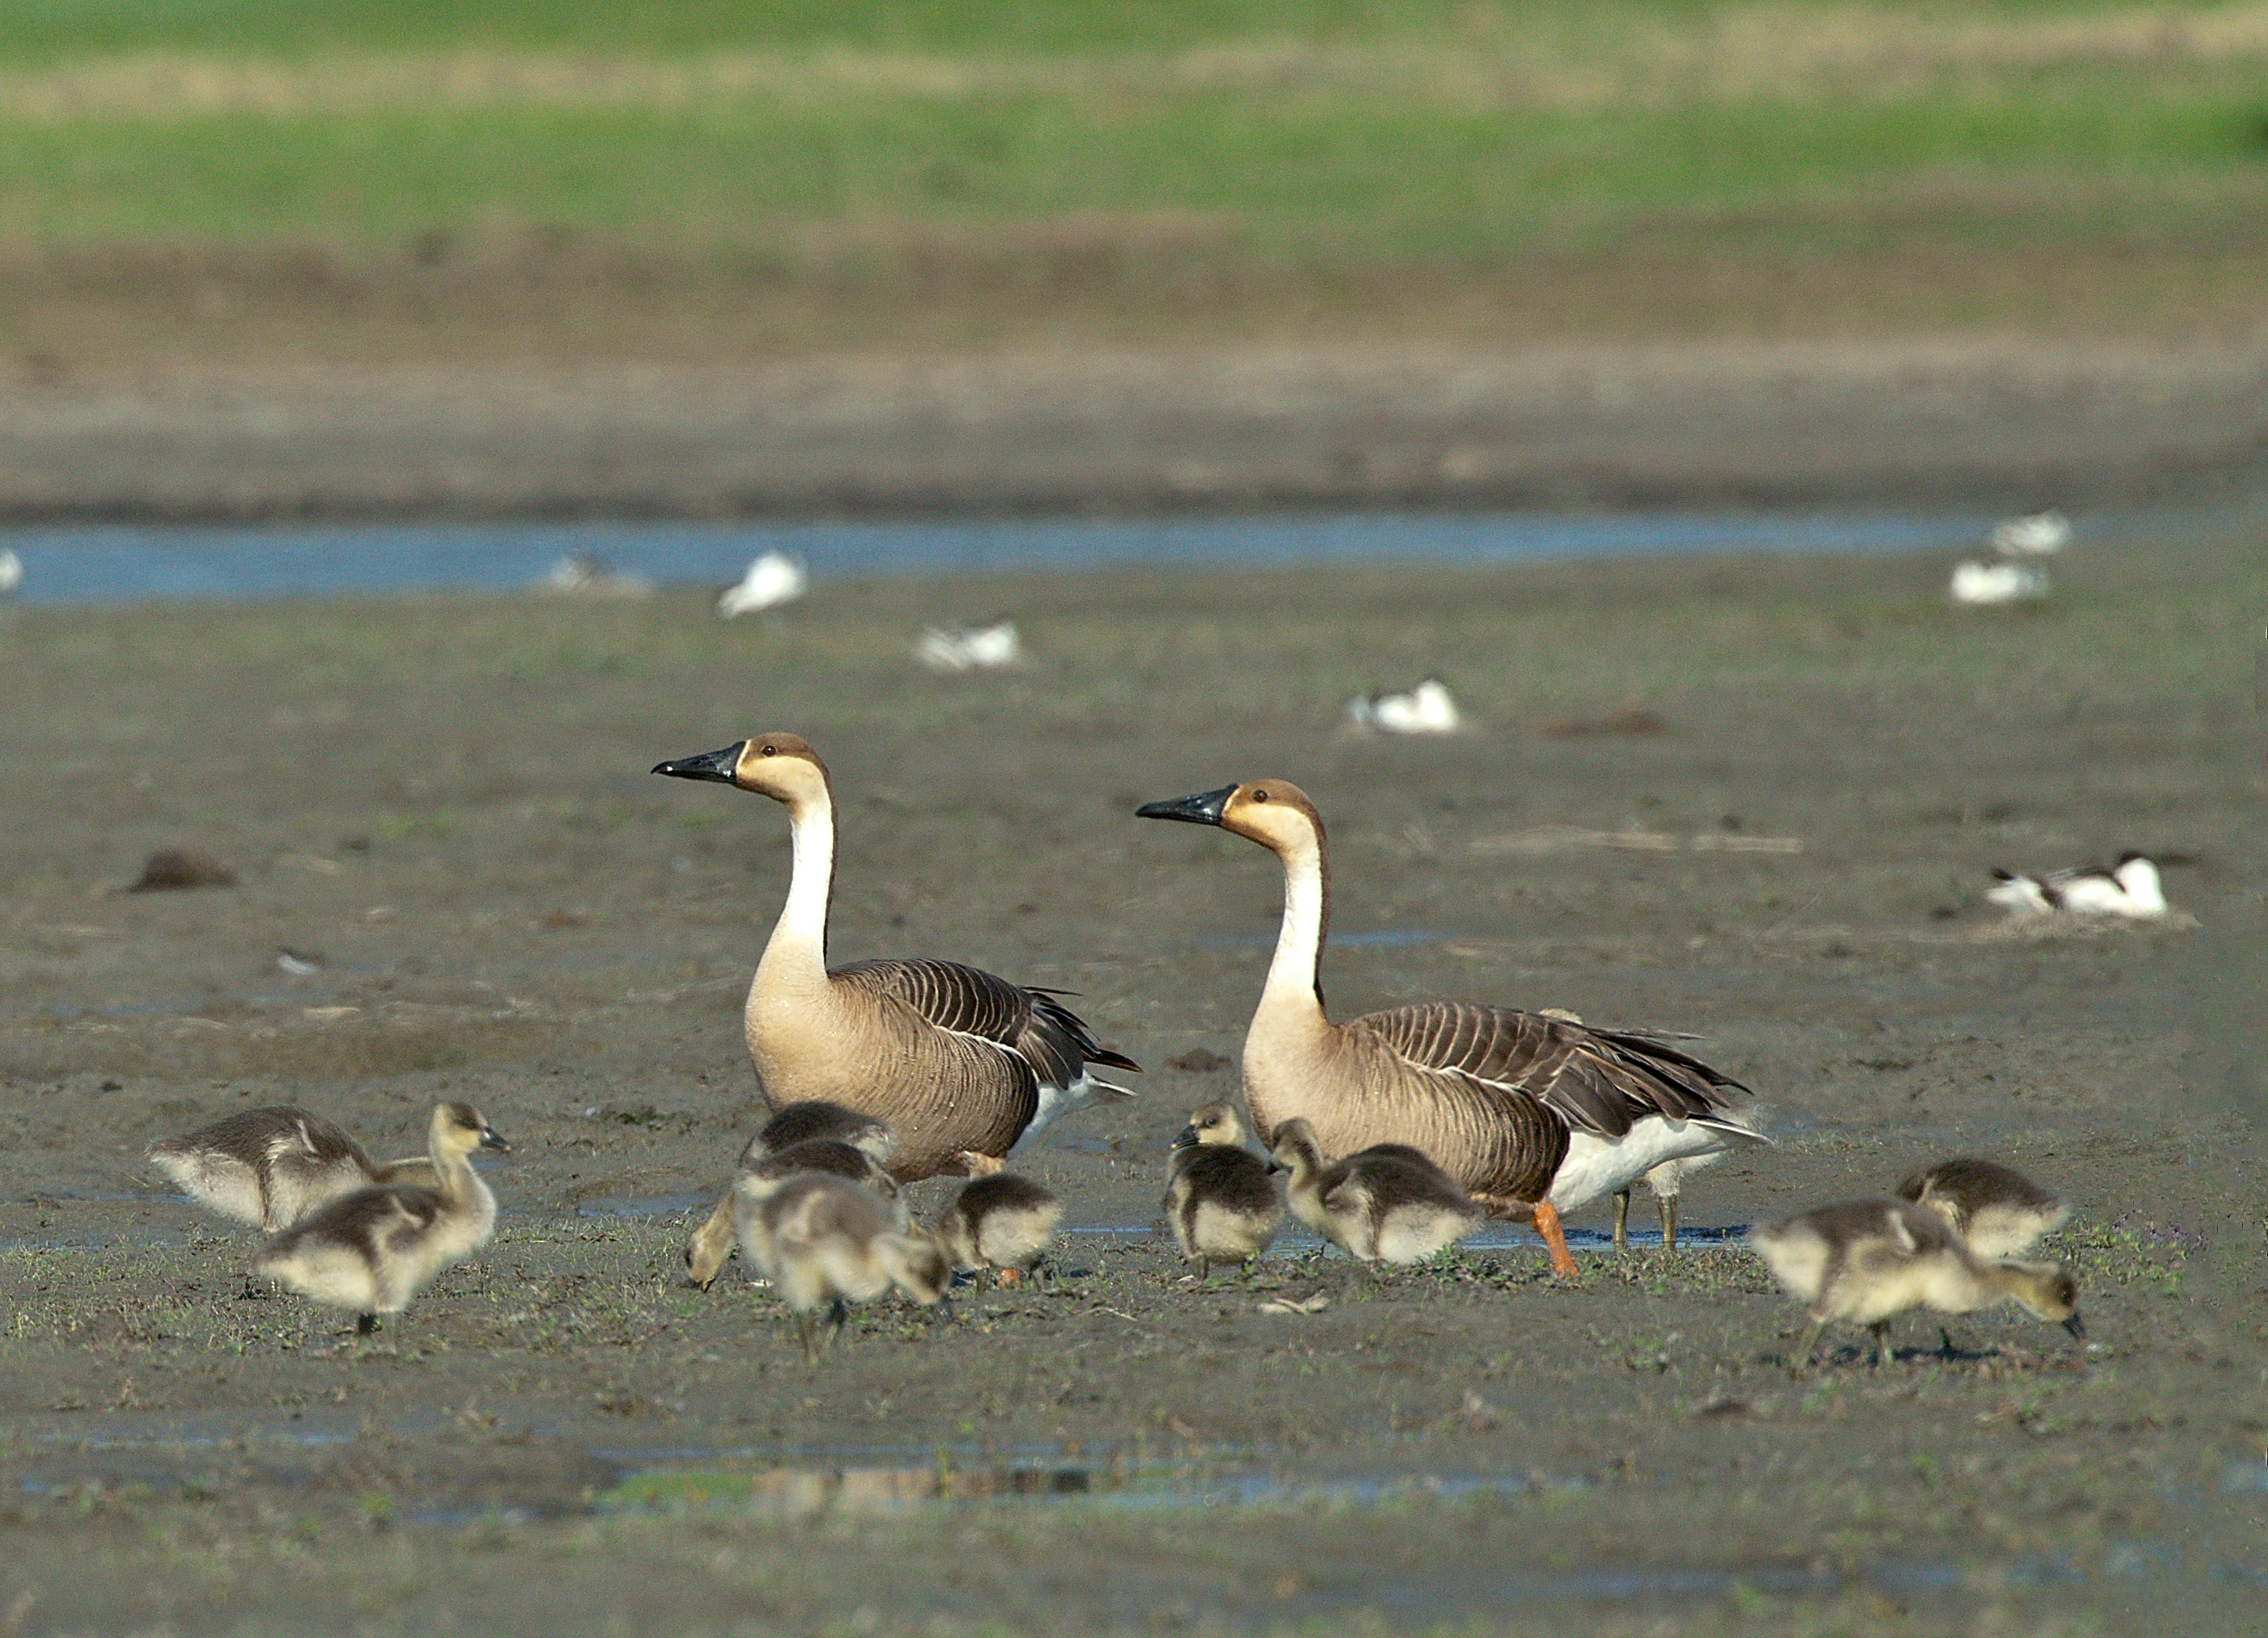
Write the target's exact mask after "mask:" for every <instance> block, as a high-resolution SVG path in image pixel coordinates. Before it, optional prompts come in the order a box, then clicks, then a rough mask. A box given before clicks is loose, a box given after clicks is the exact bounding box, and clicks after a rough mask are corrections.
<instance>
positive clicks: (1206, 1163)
mask: <svg viewBox="0 0 2268 1638" xmlns="http://www.w3.org/2000/svg"><path fill="white" fill-rule="evenodd" d="M1167 1168H1168V1171H1167V1183H1166V1198H1165V1201H1164V1202H1163V1206H1164V1210H1165V1214H1166V1221H1167V1223H1171V1224H1172V1225H1173V1230H1174V1238H1175V1241H1177V1242H1178V1243H1179V1244H1180V1245H1181V1248H1182V1260H1183V1261H1185V1262H1193V1263H1195V1264H1197V1274H1198V1277H1199V1278H1200V1279H1204V1278H1209V1277H1210V1276H1211V1274H1212V1266H1213V1264H1215V1263H1217V1262H1233V1263H1235V1264H1237V1265H1239V1266H1240V1267H1243V1268H1246V1269H1249V1268H1250V1267H1251V1266H1252V1260H1253V1259H1254V1258H1256V1257H1257V1256H1259V1255H1260V1253H1261V1252H1264V1251H1266V1250H1267V1249H1268V1248H1269V1246H1270V1245H1273V1244H1274V1243H1275V1240H1276V1236H1277V1234H1278V1231H1279V1230H1282V1228H1283V1226H1284V1197H1283V1195H1282V1194H1280V1193H1278V1190H1277V1187H1276V1179H1275V1178H1274V1176H1273V1175H1272V1174H1271V1173H1270V1170H1269V1166H1268V1163H1267V1162H1265V1161H1263V1160H1262V1159H1261V1158H1260V1157H1259V1156H1257V1155H1256V1154H1254V1153H1253V1152H1252V1151H1251V1150H1248V1149H1247V1148H1246V1147H1245V1146H1244V1122H1243V1121H1242V1120H1240V1119H1239V1118H1238V1117H1237V1113H1236V1109H1235V1106H1234V1105H1231V1104H1226V1103H1219V1104H1207V1105H1205V1106H1204V1108H1202V1109H1197V1110H1192V1111H1191V1112H1190V1113H1189V1124H1188V1125H1187V1126H1185V1127H1183V1128H1182V1131H1181V1135H1180V1136H1178V1137H1176V1138H1175V1140H1174V1147H1173V1150H1172V1154H1171V1157H1170V1158H1169V1159H1168V1161H1167Z"/></svg>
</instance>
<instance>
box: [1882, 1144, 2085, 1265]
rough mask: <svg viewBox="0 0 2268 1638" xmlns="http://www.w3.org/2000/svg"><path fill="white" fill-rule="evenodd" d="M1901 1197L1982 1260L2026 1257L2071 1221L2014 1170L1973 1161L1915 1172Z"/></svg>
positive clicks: (2060, 1204)
mask: <svg viewBox="0 0 2268 1638" xmlns="http://www.w3.org/2000/svg"><path fill="white" fill-rule="evenodd" d="M1898 1196H1899V1198H1900V1199H1902V1200H1908V1201H1912V1202H1913V1203H1914V1204H1915V1205H1917V1206H1924V1207H1926V1208H1929V1209H1930V1210H1932V1211H1933V1212H1935V1213H1937V1215H1938V1216H1940V1217H1943V1218H1944V1219H1945V1221H1946V1222H1947V1223H1948V1224H1949V1225H1950V1226H1951V1228H1952V1230H1953V1231H1954V1232H1955V1234H1957V1235H1959V1236H1960V1237H1961V1238H1962V1239H1964V1240H1966V1241H1967V1242H1968V1243H1969V1249H1970V1251H1972V1252H1976V1253H1977V1256H1979V1257H2021V1256H2022V1255H2023V1254H2024V1253H2025V1252H2029V1251H2030V1250H2031V1249H2032V1247H2033V1246H2035V1245H2038V1244H2039V1243H2040V1239H2041V1238H2042V1237H2043V1236H2044V1235H2048V1234H2052V1233H2053V1232H2055V1230H2058V1229H2059V1228H2061V1227H2063V1225H2064V1223H2066V1221H2067V1220H2068V1219H2069V1218H2070V1216H2071V1208H2070V1207H2069V1206H2068V1205H2066V1203H2065V1202H2064V1201H2061V1200H2059V1199H2058V1198H2057V1196H2056V1195H2055V1194H2053V1193H2051V1191H2049V1190H2047V1189H2044V1188H2042V1187H2041V1186H2039V1185H2038V1184H2036V1183H2035V1182H2033V1181H2032V1180H2031V1179H2029V1178H2028V1177H2026V1176H2025V1175H2024V1174H2023V1173H2022V1172H2019V1171H2017V1170H2016V1169H2015V1168H2014V1167H2013V1166H2004V1165H2002V1164H2000V1163H1999V1161H1997V1160H1985V1159H1981V1158H1979V1157H1977V1156H1974V1155H1963V1156H1960V1157H1956V1158H1955V1159H1952V1160H1940V1161H1939V1162H1938V1163H1937V1164H1935V1165H1933V1166H1927V1167H1925V1168H1924V1169H1923V1170H1921V1171H1919V1172H1915V1173H1914V1174H1913V1175H1912V1176H1911V1177H1909V1178H1908V1179H1906V1180H1905V1181H1904V1182H1903V1183H1901V1184H1899V1185H1898Z"/></svg>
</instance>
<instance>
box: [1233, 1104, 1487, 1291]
mask: <svg viewBox="0 0 2268 1638" xmlns="http://www.w3.org/2000/svg"><path fill="white" fill-rule="evenodd" d="M1274 1152H1275V1157H1276V1164H1278V1165H1279V1166H1281V1167H1283V1168H1284V1170H1285V1172H1286V1173H1288V1174H1289V1179H1288V1186H1287V1187H1286V1188H1285V1195H1286V1196H1287V1197H1288V1199H1289V1200H1290V1201H1291V1205H1292V1213H1293V1215H1294V1216H1297V1217H1298V1218H1299V1219H1300V1222H1302V1223H1306V1224H1307V1226H1308V1227H1309V1228H1311V1229H1313V1230H1314V1231H1315V1232H1316V1233H1318V1234H1320V1235H1322V1237H1323V1238H1325V1239H1327V1240H1329V1241H1330V1242H1331V1244H1332V1245H1336V1246H1337V1247H1338V1248H1339V1249H1340V1250H1342V1251H1344V1252H1346V1254H1347V1255H1348V1256H1350V1257H1354V1258H1358V1259H1359V1260H1362V1261H1363V1262H1366V1263H1381V1262H1385V1263H1415V1262H1423V1261H1425V1259H1427V1258H1428V1257H1431V1256H1432V1255H1434V1254H1435V1253H1436V1252H1443V1251H1447V1249H1448V1248H1449V1247H1450V1246H1452V1245H1455V1244H1456V1243H1457V1242H1458V1241H1459V1240H1462V1239H1464V1238H1466V1237H1468V1236H1469V1235H1471V1234H1474V1233H1476V1232H1477V1231H1478V1230H1479V1229H1480V1226H1481V1224H1482V1223H1484V1222H1485V1221H1486V1220H1487V1214H1486V1213H1485V1212H1484V1210H1483V1209H1482V1208H1481V1207H1480V1205H1479V1203H1478V1202H1476V1201H1474V1200H1473V1199H1472V1198H1471V1197H1470V1196H1469V1195H1468V1194H1466V1193H1465V1192H1464V1190H1462V1189H1461V1188H1459V1187H1458V1186H1457V1185H1456V1183H1455V1181H1454V1179H1452V1178H1451V1177H1450V1176H1449V1174H1448V1173H1447V1172H1444V1171H1442V1170H1441V1168H1440V1167H1439V1166H1437V1165H1435V1164H1433V1163H1432V1160H1431V1159H1429V1158H1428V1157H1426V1156H1425V1154H1424V1152H1423V1151H1421V1150H1417V1149H1413V1148H1411V1147H1410V1145H1409V1144H1407V1143H1373V1145H1371V1147H1369V1148H1368V1149H1364V1150H1357V1151H1356V1152H1355V1153H1353V1154H1351V1155H1349V1156H1347V1157H1345V1158H1344V1159H1343V1160H1339V1161H1337V1162H1327V1161H1325V1159H1324V1158H1323V1155H1322V1150H1320V1149H1319V1148H1318V1147H1317V1146H1316V1143H1315V1134H1314V1129H1313V1128H1310V1127H1309V1126H1308V1124H1307V1122H1306V1121H1305V1120H1297V1119H1294V1120H1286V1121H1285V1122H1284V1124H1283V1125H1281V1126H1279V1127H1278V1128H1276V1142H1275V1151H1274Z"/></svg>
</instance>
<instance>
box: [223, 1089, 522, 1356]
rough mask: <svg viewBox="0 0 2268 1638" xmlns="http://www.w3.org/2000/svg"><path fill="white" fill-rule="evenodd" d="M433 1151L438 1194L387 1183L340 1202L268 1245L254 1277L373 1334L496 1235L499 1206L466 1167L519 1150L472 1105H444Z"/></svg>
mask: <svg viewBox="0 0 2268 1638" xmlns="http://www.w3.org/2000/svg"><path fill="white" fill-rule="evenodd" d="M426 1147H427V1148H428V1150H430V1151H431V1155H432V1161H433V1173H434V1176H435V1177H436V1179H438V1182H437V1183H436V1184H435V1185H434V1186H431V1187H428V1186H424V1185H423V1184H416V1183H382V1184H376V1185H373V1186H371V1187H369V1188H363V1189H357V1190H355V1191H354V1193H352V1194H342V1195H341V1196H340V1197H339V1198H338V1199H336V1200H335V1201H331V1202H330V1203H329V1204H328V1205H327V1206H324V1207H322V1208H320V1209H318V1210H317V1211H316V1212H314V1213H313V1215H312V1216H307V1217H305V1218H302V1219H301V1220H300V1221H299V1222H298V1223H295V1224H294V1225H292V1226H291V1228H288V1229H286V1230H284V1231H283V1232H282V1233H281V1234H278V1235H277V1236H276V1238H274V1239H272V1240H270V1241H269V1242H268V1244H267V1245H265V1246H263V1247H261V1252H260V1254H259V1256H258V1257H257V1258H255V1259H254V1261H253V1272H254V1274H263V1275H265V1276H266V1277H267V1278H269V1279H270V1280H273V1281H275V1282H276V1283H277V1284H279V1285H282V1286H284V1287H287V1288H288V1289H291V1290H294V1291H297V1292H298V1293H299V1295H301V1296H306V1297H312V1298H313V1299H314V1300H315V1301H316V1302H318V1303H323V1304H328V1305H329V1306H331V1307H333V1308H344V1309H350V1310H351V1311H354V1313H355V1315H356V1320H355V1330H356V1332H357V1334H359V1335H363V1336H368V1335H369V1334H370V1333H372V1332H373V1331H376V1330H377V1329H378V1325H379V1315H381V1314H399V1313H400V1312H401V1311H402V1310H403V1309H405V1308H407V1307H408V1306H409V1299H410V1298H411V1297H413V1296H416V1294H417V1293H418V1291H419V1290H420V1289H423V1287H424V1286H425V1285H426V1284H427V1283H428V1282H431V1280H432V1278H433V1277H434V1276H435V1275H436V1274H439V1273H440V1272H441V1271H442V1270H443V1269H444V1268H446V1267H449V1266H450V1265H451V1264H453V1263H458V1262H461V1261H463V1260H465V1259H466V1258H468V1257H469V1256H471V1255H472V1254H473V1252H476V1251H478V1250H479V1249H480V1248H481V1247H482V1246H483V1245H487V1244H488V1243H489V1238H490V1236H491V1235H493V1234H494V1233H495V1232H496V1210H497V1206H496V1196H495V1195H493V1194H490V1193H489V1186H488V1185H487V1184H485V1183H483V1182H482V1181H481V1174H480V1173H479V1172H475V1171H474V1170H473V1163H472V1162H471V1160H469V1159H468V1158H467V1157H468V1156H469V1155H471V1153H472V1152H473V1150H475V1149H493V1150H499V1151H506V1152H508V1151H509V1150H511V1148H512V1145H511V1144H509V1143H507V1142H504V1139H503V1138H501V1137H499V1136H497V1134H496V1132H495V1130H494V1129H493V1128H491V1127H490V1125H489V1123H488V1121H487V1120H486V1119H484V1118H483V1117H482V1114H481V1113H480V1111H478V1110H477V1109H475V1108H474V1107H473V1106H472V1105H470V1104H439V1105H435V1107H434V1110H433V1119H432V1120H431V1124H430V1125H429V1126H428V1127H427V1128H426Z"/></svg>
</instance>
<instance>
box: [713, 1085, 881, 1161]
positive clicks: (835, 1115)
mask: <svg viewBox="0 0 2268 1638" xmlns="http://www.w3.org/2000/svg"><path fill="white" fill-rule="evenodd" d="M815 1138H832V1139H833V1140H834V1141H835V1142H838V1143H848V1144H849V1145H850V1146H851V1148H853V1149H855V1150H860V1151H861V1152H863V1153H865V1154H867V1155H870V1156H872V1157H873V1158H874V1160H875V1162H876V1163H877V1164H880V1165H885V1166H887V1165H888V1164H890V1157H891V1156H892V1155H894V1154H895V1153H896V1152H897V1148H898V1136H897V1134H896V1133H895V1132H893V1131H891V1130H890V1123H889V1122H888V1121H887V1120H883V1119H882V1118H881V1117H880V1116H879V1115H871V1114H865V1113H861V1112H860V1111H858V1110H856V1109H847V1108H845V1107H844V1106H843V1105H841V1104H831V1103H828V1101H827V1100H826V1099H824V1098H806V1099H805V1100H804V1101H803V1102H801V1103H795V1104H787V1105H783V1106H782V1107H780V1108H779V1109H777V1110H776V1111H775V1112H774V1113H773V1114H772V1116H771V1118H770V1120H766V1121H765V1122H764V1123H763V1125H762V1127H761V1128H758V1129H757V1132H756V1135H755V1136H754V1137H752V1138H750V1139H749V1140H748V1146H747V1148H746V1149H744V1150H741V1151H740V1169H741V1170H742V1171H744V1172H745V1171H747V1170H748V1169H749V1168H750V1167H752V1166H754V1165H755V1164H756V1163H757V1162H758V1161H761V1160H762V1159H764V1158H765V1157H767V1156H770V1155H777V1153H779V1152H780V1150H784V1149H787V1148H791V1147H792V1146H793V1145H795V1144H797V1143H807V1142H812V1141H813V1140H814V1139H815Z"/></svg>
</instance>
